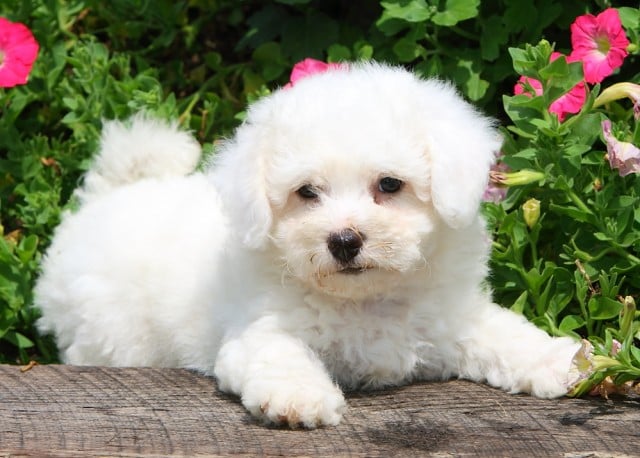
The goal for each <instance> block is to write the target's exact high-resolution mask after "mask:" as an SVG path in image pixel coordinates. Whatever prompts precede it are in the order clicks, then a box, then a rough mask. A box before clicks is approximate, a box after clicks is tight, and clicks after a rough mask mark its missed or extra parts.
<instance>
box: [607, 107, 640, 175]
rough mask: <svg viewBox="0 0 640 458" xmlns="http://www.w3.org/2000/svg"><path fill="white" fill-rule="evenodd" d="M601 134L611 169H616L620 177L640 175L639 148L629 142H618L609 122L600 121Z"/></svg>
mask: <svg viewBox="0 0 640 458" xmlns="http://www.w3.org/2000/svg"><path fill="white" fill-rule="evenodd" d="M602 133H603V135H604V139H605V141H606V143H607V156H608V157H609V165H610V166H611V168H612V169H618V173H619V174H620V176H622V177H623V176H626V175H629V174H631V173H638V174H640V148H638V147H637V146H635V145H634V144H632V143H629V142H622V141H620V140H618V139H617V138H616V137H615V136H614V135H613V132H612V131H611V121H609V120H608V119H605V120H604V121H602Z"/></svg>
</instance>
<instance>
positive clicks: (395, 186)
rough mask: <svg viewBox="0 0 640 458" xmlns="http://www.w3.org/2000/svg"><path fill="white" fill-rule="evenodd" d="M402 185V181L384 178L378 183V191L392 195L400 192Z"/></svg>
mask: <svg viewBox="0 0 640 458" xmlns="http://www.w3.org/2000/svg"><path fill="white" fill-rule="evenodd" d="M402 184H403V182H402V180H398V179H397V178H392V177H384V178H382V179H381V180H380V182H379V183H378V190H379V191H380V192H385V193H387V194H393V193H394V192H398V191H400V188H402Z"/></svg>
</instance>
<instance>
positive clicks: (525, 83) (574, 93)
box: [513, 52, 587, 122]
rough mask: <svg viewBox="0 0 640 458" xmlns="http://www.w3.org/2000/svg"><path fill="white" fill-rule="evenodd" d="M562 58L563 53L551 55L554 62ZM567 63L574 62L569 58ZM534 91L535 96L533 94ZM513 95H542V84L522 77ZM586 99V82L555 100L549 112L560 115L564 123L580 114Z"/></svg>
mask: <svg viewBox="0 0 640 458" xmlns="http://www.w3.org/2000/svg"><path fill="white" fill-rule="evenodd" d="M560 56H562V54H561V53H559V52H553V53H551V57H550V60H551V61H554V60H556V59H557V58H558V57H560ZM567 61H568V62H573V61H572V60H570V57H568V58H567ZM532 90H533V94H532V93H531V92H532ZM513 93H514V94H516V95H518V94H529V95H532V96H533V95H537V96H539V95H542V83H540V81H538V80H536V79H534V78H529V77H527V76H521V77H520V79H519V80H518V82H517V83H516V85H515V87H514V88H513ZM586 99H587V89H586V87H585V85H584V82H580V83H578V84H576V85H575V86H574V87H572V88H571V90H570V91H569V92H567V93H565V94H563V95H561V96H560V97H558V98H557V99H556V100H554V101H553V102H552V103H551V105H550V106H549V112H550V113H555V114H556V115H558V120H559V121H560V122H562V121H564V119H565V118H566V116H567V114H568V113H572V114H573V113H578V112H579V111H580V110H581V109H582V106H583V105H584V102H585V100H586Z"/></svg>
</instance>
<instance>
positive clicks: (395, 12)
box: [380, 0, 433, 22]
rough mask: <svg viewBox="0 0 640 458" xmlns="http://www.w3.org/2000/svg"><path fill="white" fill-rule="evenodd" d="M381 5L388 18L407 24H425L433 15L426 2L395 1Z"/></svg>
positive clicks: (416, 0)
mask: <svg viewBox="0 0 640 458" xmlns="http://www.w3.org/2000/svg"><path fill="white" fill-rule="evenodd" d="M380 5H381V6H382V7H383V8H384V13H385V15H386V16H387V17H389V18H394V19H402V20H403V21H406V22H424V21H426V20H427V19H429V18H430V17H431V15H432V14H433V12H432V10H431V7H429V5H427V2H426V1H425V0H408V1H407V0H395V1H387V2H380Z"/></svg>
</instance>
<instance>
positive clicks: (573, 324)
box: [558, 315, 585, 334]
mask: <svg viewBox="0 0 640 458" xmlns="http://www.w3.org/2000/svg"><path fill="white" fill-rule="evenodd" d="M584 325H585V320H584V318H582V317H581V316H578V315H567V316H565V317H564V318H563V319H562V321H561V322H560V324H559V325H558V329H560V331H562V332H564V333H567V334H570V333H572V332H573V331H575V330H576V329H580V328H582V327H584Z"/></svg>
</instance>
